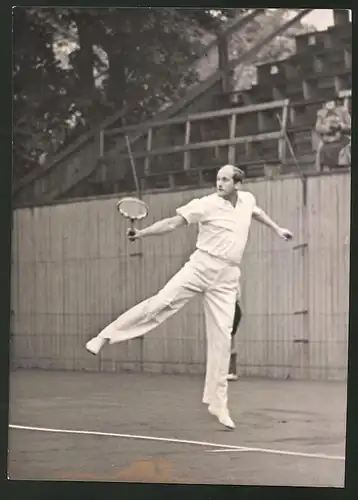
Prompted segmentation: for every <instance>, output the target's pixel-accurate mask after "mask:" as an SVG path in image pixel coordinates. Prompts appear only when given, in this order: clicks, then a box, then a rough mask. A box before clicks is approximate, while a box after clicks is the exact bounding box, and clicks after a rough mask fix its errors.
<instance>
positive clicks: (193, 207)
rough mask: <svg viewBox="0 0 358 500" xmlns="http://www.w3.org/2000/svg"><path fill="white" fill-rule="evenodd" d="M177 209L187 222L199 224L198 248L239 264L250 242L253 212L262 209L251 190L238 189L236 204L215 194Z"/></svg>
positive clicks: (197, 199) (255, 212)
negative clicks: (248, 241)
mask: <svg viewBox="0 0 358 500" xmlns="http://www.w3.org/2000/svg"><path fill="white" fill-rule="evenodd" d="M176 212H177V214H179V215H181V216H182V217H184V219H185V220H186V221H187V222H188V224H194V223H198V225H199V234H198V239H197V244H196V247H197V248H198V249H199V250H202V251H204V252H207V253H209V254H211V255H214V256H215V257H219V258H221V259H224V260H227V261H228V262H230V263H233V264H237V265H239V264H240V262H241V258H242V255H243V253H244V250H245V247H246V244H247V239H248V236H249V230H250V225H251V219H252V215H254V214H258V213H259V212H260V209H259V208H258V207H257V205H256V199H255V197H254V196H253V195H252V194H251V193H248V192H247V191H238V200H237V203H236V206H235V207H234V206H233V205H232V203H231V202H230V201H228V200H225V199H223V198H221V197H220V196H218V194H217V193H214V194H211V195H209V196H204V197H203V198H196V199H194V200H192V201H190V202H189V203H188V204H187V205H184V206H182V207H180V208H178V209H177V211H176Z"/></svg>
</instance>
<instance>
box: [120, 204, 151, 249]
mask: <svg viewBox="0 0 358 500" xmlns="http://www.w3.org/2000/svg"><path fill="white" fill-rule="evenodd" d="M116 207H117V210H118V212H119V213H120V214H121V215H122V216H123V217H125V218H126V219H129V220H130V224H131V227H130V231H129V240H130V241H134V238H133V236H134V235H135V230H134V224H135V221H138V220H141V219H144V218H145V217H147V215H148V206H147V204H146V203H144V201H143V200H140V199H139V198H134V197H126V198H122V199H121V200H119V201H118V202H117V205H116Z"/></svg>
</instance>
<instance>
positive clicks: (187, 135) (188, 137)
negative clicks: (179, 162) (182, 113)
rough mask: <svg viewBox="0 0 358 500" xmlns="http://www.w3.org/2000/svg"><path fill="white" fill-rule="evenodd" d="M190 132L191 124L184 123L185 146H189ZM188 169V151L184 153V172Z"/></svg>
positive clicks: (188, 122)
mask: <svg viewBox="0 0 358 500" xmlns="http://www.w3.org/2000/svg"><path fill="white" fill-rule="evenodd" d="M190 132H191V123H190V121H189V120H188V121H186V122H185V145H188V144H190ZM189 169H190V151H184V170H189Z"/></svg>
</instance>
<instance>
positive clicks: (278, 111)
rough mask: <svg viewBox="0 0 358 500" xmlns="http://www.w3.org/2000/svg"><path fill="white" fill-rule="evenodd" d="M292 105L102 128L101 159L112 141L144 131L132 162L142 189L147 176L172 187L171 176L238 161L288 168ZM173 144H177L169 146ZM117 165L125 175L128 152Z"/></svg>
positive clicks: (286, 102) (272, 104) (262, 105)
mask: <svg viewBox="0 0 358 500" xmlns="http://www.w3.org/2000/svg"><path fill="white" fill-rule="evenodd" d="M288 107H289V100H288V99H284V100H280V101H273V102H272V101H271V102H268V103H260V104H254V105H250V106H244V107H235V108H230V109H224V110H219V111H213V112H205V113H195V114H189V115H187V116H185V117H178V118H173V119H170V120H162V121H155V122H154V121H152V122H146V123H141V124H139V125H138V126H128V127H121V128H119V129H112V130H102V131H101V132H100V139H99V141H98V144H99V145H100V150H99V156H100V157H101V158H103V159H105V158H106V151H107V149H109V150H111V140H113V139H115V140H118V139H119V138H120V139H122V140H123V139H125V137H126V136H128V137H130V134H131V133H132V134H133V133H135V134H138V132H140V133H141V134H142V140H141V141H139V142H137V143H135V145H134V148H133V158H134V160H135V162H136V164H137V168H138V170H139V176H140V178H141V180H142V187H143V189H145V185H146V182H147V179H148V178H149V177H157V176H160V175H162V176H163V175H167V176H168V178H169V182H168V184H169V185H170V186H172V187H174V185H175V182H174V181H173V174H178V175H179V174H180V173H181V172H182V173H183V174H184V173H185V172H187V173H188V174H190V173H193V172H195V171H202V170H208V169H212V168H216V167H217V165H218V164H224V163H234V164H235V163H240V165H241V166H243V167H244V168H245V167H246V166H248V165H255V164H256V165H257V164H264V163H265V162H266V161H267V162H269V161H270V160H271V161H274V162H276V163H277V164H284V163H285V159H286V141H285V137H286V134H287V121H288ZM247 127H248V128H249V129H250V128H251V133H249V132H247ZM173 128H174V130H173ZM253 129H256V130H255V131H254V130H253ZM173 140H174V142H175V143H174V144H170V142H172V141H173ZM268 143H270V144H269V149H267V145H268ZM253 144H255V147H254V148H253ZM260 150H261V151H262V155H261V156H260ZM114 162H115V164H116V165H118V170H122V171H123V168H120V166H122V167H123V164H125V163H126V162H128V151H125V152H120V153H119V154H118V155H116V157H115V159H114Z"/></svg>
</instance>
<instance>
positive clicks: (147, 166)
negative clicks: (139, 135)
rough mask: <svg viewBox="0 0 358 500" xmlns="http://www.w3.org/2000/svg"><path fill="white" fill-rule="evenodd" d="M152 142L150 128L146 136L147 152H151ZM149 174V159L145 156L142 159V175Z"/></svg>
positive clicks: (151, 130)
mask: <svg viewBox="0 0 358 500" xmlns="http://www.w3.org/2000/svg"><path fill="white" fill-rule="evenodd" d="M152 141H153V129H152V128H150V129H148V135H147V151H148V152H149V151H151V150H152ZM149 174H150V157H149V156H146V157H145V158H144V175H149Z"/></svg>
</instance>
